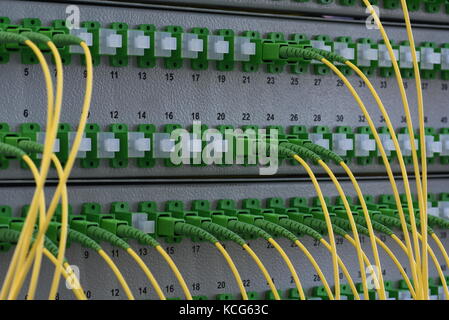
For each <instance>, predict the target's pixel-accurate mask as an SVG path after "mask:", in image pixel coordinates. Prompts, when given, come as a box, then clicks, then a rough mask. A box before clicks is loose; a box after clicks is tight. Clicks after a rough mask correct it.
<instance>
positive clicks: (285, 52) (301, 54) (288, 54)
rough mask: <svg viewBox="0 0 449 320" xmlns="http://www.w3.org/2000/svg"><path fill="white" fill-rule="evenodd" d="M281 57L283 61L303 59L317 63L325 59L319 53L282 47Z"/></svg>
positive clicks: (280, 49) (280, 50)
mask: <svg viewBox="0 0 449 320" xmlns="http://www.w3.org/2000/svg"><path fill="white" fill-rule="evenodd" d="M279 57H281V58H283V59H288V58H303V59H308V60H317V61H321V59H323V56H322V55H320V54H319V53H318V52H314V51H312V50H309V49H303V48H297V47H290V46H283V47H280V48H279Z"/></svg>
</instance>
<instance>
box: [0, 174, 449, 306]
mask: <svg viewBox="0 0 449 320" xmlns="http://www.w3.org/2000/svg"><path fill="white" fill-rule="evenodd" d="M362 183H363V189H364V191H365V194H366V195H367V196H368V195H369V196H371V197H372V198H371V199H372V200H370V201H372V203H373V204H379V203H380V205H379V206H380V207H382V206H384V207H388V206H389V205H391V195H390V197H388V196H387V195H388V194H387V195H385V196H384V197H381V192H382V191H383V190H382V188H383V186H384V182H383V181H376V180H372V181H362ZM342 184H343V186H344V187H345V189H346V190H350V188H351V185H350V183H348V182H342ZM321 185H322V189H323V192H324V193H325V194H326V195H327V196H329V203H330V204H332V205H333V206H335V211H337V212H338V209H337V207H338V205H337V206H336V205H335V204H338V195H337V193H336V191H335V189H334V188H333V186H332V184H330V183H322V184H321ZM445 186H446V184H445V181H444V180H441V181H440V180H437V181H436V183H432V189H429V193H430V194H431V197H432V199H433V201H432V208H435V210H433V214H435V215H437V216H439V214H440V213H441V217H444V216H445V214H446V215H447V207H448V205H447V204H448V202H447V199H448V198H447V194H441V193H440V191H443V190H446V189H445ZM309 189H310V182H307V181H303V182H281V183H279V182H276V181H274V182H268V181H267V182H264V184H260V183H258V182H254V183H233V184H232V185H226V184H222V183H204V184H195V183H189V182H186V183H185V184H179V185H174V184H163V185H157V184H151V183H149V184H137V185H135V184H134V185H129V186H127V187H126V193H125V192H123V188H122V186H121V185H109V186H104V185H103V186H101V185H98V186H96V185H89V186H82V185H81V186H76V185H75V186H72V187H70V189H69V190H71V192H70V194H69V196H70V198H72V199H73V200H72V201H71V202H70V204H71V214H72V215H71V217H73V218H75V217H83V216H84V217H86V213H87V212H89V208H90V207H91V205H93V204H94V205H95V206H94V208H95V210H98V211H97V212H99V213H101V215H103V216H104V217H105V219H110V218H111V215H112V216H115V218H116V219H123V220H125V219H129V221H133V222H132V223H131V225H134V226H136V227H140V228H142V229H143V230H147V231H148V232H151V233H153V232H158V230H157V229H156V223H155V224H154V225H153V226H149V225H150V224H151V223H152V222H154V220H152V219H154V217H155V215H152V217H151V218H149V219H148V218H145V220H146V221H148V222H149V223H143V222H142V221H143V220H142V216H143V215H144V213H145V212H156V211H153V210H160V213H162V212H165V216H166V215H168V214H169V213H170V212H172V213H171V215H172V217H175V216H178V217H179V215H177V214H176V212H182V211H183V210H184V213H187V217H186V219H189V218H188V216H189V214H193V213H195V212H196V213H198V212H202V213H201V216H202V219H204V220H206V213H207V211H208V210H209V212H214V211H220V210H222V212H223V209H224V208H225V207H226V203H224V202H223V200H224V199H228V200H232V201H233V202H234V201H235V208H236V209H239V211H240V213H239V214H245V212H246V211H250V210H251V209H241V208H250V207H251V205H250V203H248V201H246V203H245V201H244V200H245V199H257V200H259V201H260V204H259V205H260V208H262V209H264V210H265V213H264V214H265V215H266V217H268V216H269V215H270V214H269V212H270V210H272V211H271V212H274V211H275V210H274V209H272V208H273V207H274V208H276V207H277V206H278V205H277V204H275V202H274V201H273V200H275V199H277V200H280V202H281V204H280V205H279V208H282V207H285V208H290V210H291V211H292V212H293V211H296V210H295V209H294V206H298V207H299V208H301V210H304V208H310V209H312V208H314V207H315V206H316V205H317V203H316V200H314V199H313V198H314V197H315V195H314V194H311V193H310V192H309V191H308V190H309ZM32 192H33V189H32V187H19V186H18V187H11V188H4V187H2V188H1V189H0V195H1V197H2V199H5V200H4V201H3V202H2V203H1V204H0V222H1V224H4V223H5V218H4V217H5V216H8V213H11V214H12V216H15V217H20V216H21V215H22V212H24V211H23V208H24V206H26V204H27V203H26V202H23V201H22V200H21V199H29V197H30V196H31V195H32ZM240 195H244V197H240ZM298 195H307V198H304V197H303V199H301V197H298ZM6 199H7V200H8V201H7V200H6ZM270 199H271V201H270ZM175 200H177V201H175ZM200 200H203V201H202V202H204V203H203V204H202V206H203V207H209V209H201V207H202V206H201V205H200ZM220 200H222V201H220ZM295 200H296V201H295ZM298 200H299V201H298ZM176 203H179V208H181V207H183V208H182V209H176V207H175V205H176ZM340 203H341V202H340ZM353 203H354V204H356V203H357V200H356V199H353ZM150 204H151V205H150ZM121 205H124V208H121ZM149 208H152V209H149ZM269 208H271V209H269ZM172 210H174V212H173V211H172ZM373 210H374V209H373ZM385 210H386V212H387V211H388V210H387V209H385ZM281 211H282V210H276V211H275V212H276V215H279V216H282V215H283V214H282V213H281ZM374 211H375V210H374ZM83 212H84V214H83ZM92 212H94V211H91V213H92ZM114 212H115V214H114ZM120 212H122V214H120ZM227 212H228V213H227V214H231V212H232V210H228V211H227ZM246 213H247V212H246ZM252 213H253V214H258V213H257V212H256V211H255V210H253V211H252ZM247 214H248V215H249V213H247ZM127 216H128V217H127ZM131 216H134V219H133V218H131ZM138 216H140V217H141V218H136V217H138ZM161 216H163V215H161ZM88 219H92V217H91V218H88ZM213 219H214V218H213ZM123 220H122V221H123ZM105 221H106V220H105ZM139 221H140V222H139ZM149 230H153V231H149ZM393 230H394V231H395V232H396V233H397V235H398V236H401V231H400V230H399V229H396V228H393ZM159 231H160V232H161V235H164V236H161V237H158V240H159V241H160V242H161V244H162V245H163V247H164V249H165V250H167V252H169V253H170V255H171V256H172V257H173V259H174V261H175V262H176V264H177V265H178V267H179V269H180V270H181V272H182V273H183V275H184V277H185V280H186V282H187V284H188V285H189V287H190V288H191V289H192V288H198V289H193V291H192V294H193V295H194V296H196V297H197V298H198V299H200V298H202V299H205V298H207V299H240V298H241V297H240V294H239V291H238V289H237V286H236V284H235V280H234V279H233V277H232V274H231V272H230V270H229V269H228V268H227V267H226V265H225V264H224V262H223V260H222V259H221V258H220V256H219V255H218V253H217V252H216V250H214V248H213V246H212V245H210V244H209V243H207V242H205V241H204V240H203V241H201V240H199V239H190V238H188V237H182V238H181V237H177V238H173V237H172V238H170V237H169V236H167V233H168V232H169V231H168V229H167V230H164V228H162V229H160V230H159ZM435 232H436V233H437V234H438V235H439V236H441V237H442V238H443V240H444V237H445V235H446V234H447V230H446V229H440V228H439V227H435ZM243 236H244V238H245V239H246V240H247V241H248V242H249V243H250V245H251V248H253V250H254V251H255V252H256V253H257V254H258V255H259V256H260V259H261V260H262V262H263V263H264V264H265V266H266V268H267V269H268V271H269V272H270V274H271V275H272V277H273V278H274V281H275V284H276V286H277V289H279V290H280V291H281V296H282V299H288V298H289V299H297V298H298V296H297V291H296V290H295V285H294V283H293V282H291V277H290V276H286V275H289V273H288V269H287V268H286V267H285V265H283V264H282V263H280V261H279V259H278V258H277V257H276V255H275V254H274V251H273V250H274V249H273V248H272V247H271V246H270V245H269V244H267V243H266V241H265V240H263V239H260V238H254V237H251V235H249V234H248V235H247V236H245V235H243ZM361 237H362V239H363V242H362V245H363V250H364V251H365V252H366V254H367V255H368V256H369V257H370V259H371V257H372V254H371V251H370V250H371V249H370V245H369V240H368V237H367V236H365V235H361ZM379 237H381V238H382V239H383V240H384V241H385V243H386V244H387V245H388V246H389V247H391V250H393V251H394V252H395V254H396V255H397V257H398V259H399V260H400V261H401V263H402V265H403V266H404V267H406V265H407V262H406V261H407V259H406V256H405V255H404V254H403V253H402V252H401V251H400V249H399V248H398V247H397V246H396V244H395V243H394V242H393V241H392V240H391V239H390V238H389V237H388V236H386V235H385V234H379ZM275 239H276V241H278V242H279V244H280V245H281V246H282V247H283V248H284V250H285V251H286V252H287V253H288V255H289V256H290V257H291V260H292V262H293V264H294V265H295V267H297V270H298V272H299V275H300V279H301V281H302V284H303V286H304V288H305V291H306V294H307V296H308V297H309V298H321V299H326V298H327V297H326V296H325V294H323V291H322V288H321V286H322V283H321V282H320V281H319V280H318V279H317V276H316V272H315V271H314V270H313V268H312V266H311V265H310V263H309V262H308V261H307V259H306V258H305V256H304V255H303V254H301V252H299V250H298V249H297V248H295V247H294V246H292V245H291V243H290V241H289V240H287V239H283V238H282V237H276V238H275ZM299 239H300V240H301V242H303V243H304V245H306V246H307V248H309V250H310V251H311V253H312V254H313V256H315V257H316V259H317V261H319V263H320V266H322V269H323V273H324V274H325V276H326V278H327V279H328V281H332V280H331V279H332V272H331V269H332V268H331V264H330V255H329V252H328V251H327V250H325V249H324V247H323V246H322V244H319V242H318V243H317V241H316V240H314V239H313V238H311V237H310V236H307V235H301V236H300V237H299ZM192 240H193V241H192ZM337 242H338V250H339V252H342V260H343V261H344V263H345V264H346V266H347V268H348V270H349V271H350V273H351V276H352V277H353V279H354V282H356V283H360V281H361V280H360V278H359V275H358V270H359V269H358V265H357V262H356V260H355V259H353V258H351V257H350V255H352V254H353V252H354V248H353V247H351V245H350V244H349V243H348V242H347V241H346V240H344V239H343V238H342V237H341V236H337ZM130 243H131V245H132V247H133V248H135V250H136V252H138V253H139V254H140V255H141V257H142V258H143V259H144V261H146V262H148V263H149V265H150V267H151V270H152V272H153V273H154V274H155V276H156V277H157V279H158V280H159V283H160V286H161V287H162V289H163V290H164V293H165V294H166V295H167V298H177V299H184V296H183V293H182V291H181V288H180V287H179V285H178V283H177V281H176V280H175V279H174V277H173V276H172V275H171V273H170V272H167V269H166V264H165V263H164V262H163V261H162V260H161V258H160V257H159V255H158V254H157V253H156V251H155V250H153V249H151V248H150V247H148V246H145V245H142V244H139V243H137V242H134V241H132V240H130ZM224 243H225V246H226V248H227V249H228V250H229V254H230V255H231V256H233V257H235V258H234V259H235V261H236V265H237V267H238V269H239V271H240V273H241V276H242V279H243V280H245V283H246V284H247V290H248V291H249V292H252V294H253V295H254V297H257V298H259V299H270V298H271V299H272V298H273V296H272V293H270V288H269V287H268V285H266V281H265V280H264V279H263V277H262V275H261V274H260V272H259V271H258V270H256V269H255V268H256V267H255V266H254V264H252V263H251V262H250V259H249V257H248V256H247V255H246V254H245V253H244V251H243V250H242V249H241V248H239V247H238V246H237V245H236V244H234V243H232V242H229V241H225V242H224ZM429 243H430V242H429ZM445 243H446V242H445ZM430 244H431V246H432V247H433V248H434V250H435V254H436V255H437V257H438V260H439V261H440V263H441V266H442V268H443V270H446V268H447V267H446V264H445V263H444V259H443V258H442V256H441V254H440V253H439V252H438V251H437V248H436V247H434V244H433V243H430ZM101 245H102V247H104V249H105V250H106V251H107V253H108V254H110V255H111V257H112V259H113V260H114V261H115V262H116V263H117V265H118V266H119V268H120V269H121V270H123V272H124V275H125V277H126V278H127V280H128V281H129V285H130V287H131V289H132V291H133V292H135V296H136V298H137V299H157V296H156V295H155V292H154V289H153V288H152V287H151V285H150V284H149V283H148V280H147V279H146V278H145V276H144V274H143V273H140V271H138V269H137V266H135V264H133V263H132V262H131V261H130V260H129V259H128V258H127V257H126V254H125V252H123V251H121V250H120V249H118V248H116V247H112V246H110V245H109V244H108V243H101ZM446 245H447V243H446ZM446 248H447V246H446ZM11 253H12V248H9V249H7V251H6V252H3V253H1V255H2V258H3V257H4V258H5V259H6V258H7V257H9V256H10V255H11ZM117 254H118V255H117ZM380 254H381V260H382V266H383V268H384V269H385V280H386V281H387V280H388V281H390V282H391V283H390V284H388V285H391V292H392V293H391V296H392V297H399V298H400V299H409V298H410V293H409V292H408V291H407V288H406V287H405V285H404V283H403V281H402V282H401V281H400V280H401V279H402V278H401V275H400V273H399V272H398V270H397V269H396V268H395V266H394V264H393V263H392V262H391V260H390V259H389V257H388V256H387V255H386V254H385V252H383V251H382V250H381V251H380ZM67 259H68V260H69V261H70V263H71V264H74V265H77V266H79V268H80V273H81V276H80V277H81V282H82V283H83V286H84V290H86V291H87V292H89V295H91V296H90V298H91V299H123V298H125V296H124V292H123V290H122V288H120V285H119V284H118V283H117V281H116V280H115V278H114V277H113V275H112V274H111V273H110V272H109V271H107V270H106V269H105V266H104V264H103V263H102V262H101V261H100V260H99V257H98V256H97V255H96V253H95V252H94V251H93V250H91V249H87V248H84V247H81V246H79V244H77V243H74V242H71V243H70V247H69V250H68V253H67ZM45 263H46V265H45V268H46V269H45V270H49V271H50V270H51V268H52V267H51V266H50V265H48V263H47V262H45ZM205 266H207V267H205ZM47 268H48V269H47ZM92 269H97V270H98V269H100V270H102V271H103V272H101V274H100V273H95V272H86V271H87V270H92ZM430 269H431V271H430V275H429V276H430V277H431V278H432V279H433V280H432V281H434V282H435V284H434V286H436V287H438V286H440V285H441V284H440V280H439V278H438V274H437V273H436V271H435V270H434V269H433V265H432V264H431V266H430ZM2 270H3V272H4V268H2ZM49 275H51V272H44V273H43V279H42V287H43V288H42V292H43V295H42V296H40V297H41V298H45V296H44V293H46V292H47V291H48V289H47V287H46V285H48V283H49V282H50V279H49V278H47V277H49ZM198 283H199V285H197V284H198ZM223 283H224V285H223ZM342 285H346V286H347V282H346V280H345V279H344V277H343V279H342ZM114 289H118V291H119V294H118V295H116V294H115V290H114ZM397 291H400V292H401V293H400V294H399V296H398V292H397ZM431 291H432V295H436V296H438V288H435V287H431ZM346 292H348V291H346ZM373 294H374V293H373ZM59 296H60V299H71V298H72V294H71V292H70V291H69V290H67V289H66V288H65V286H64V285H62V286H61V289H60V291H59ZM433 298H434V299H435V298H436V297H433ZM439 298H440V299H441V298H443V297H442V295H441V289H440V293H439ZM347 299H351V297H350V293H348V297H347Z"/></svg>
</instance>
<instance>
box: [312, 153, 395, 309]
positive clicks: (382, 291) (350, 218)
mask: <svg viewBox="0 0 449 320" xmlns="http://www.w3.org/2000/svg"><path fill="white" fill-rule="evenodd" d="M318 164H319V165H320V166H321V167H322V168H323V169H324V170H325V171H326V173H327V175H328V176H329V177H330V178H331V180H332V183H333V184H334V186H335V188H336V189H337V191H338V194H339V195H340V198H341V200H342V201H343V205H344V207H345V210H346V214H347V216H348V221H349V223H350V225H351V229H352V232H353V235H354V237H353V238H354V239H355V240H354V242H355V243H354V247H355V249H356V251H357V257H358V259H359V267H360V273H361V275H362V286H363V292H364V294H365V298H367V295H368V287H367V285H368V284H367V281H366V270H365V266H364V264H363V250H362V246H361V244H360V238H359V234H358V231H357V226H356V224H355V221H354V217H353V216H352V211H351V208H350V206H349V203H348V200H347V199H346V194H345V192H344V191H343V188H342V187H341V185H340V182H339V181H338V179H337V177H335V175H334V173H333V172H332V170H331V169H330V168H329V166H328V165H327V164H326V163H324V162H323V161H322V160H318ZM373 241H375V240H374V239H373ZM373 250H374V251H373V252H374V256H375V257H376V256H377V259H376V261H375V263H376V267H377V269H378V270H382V268H381V266H380V261H379V253H378V251H377V246H376V245H374V246H373ZM374 276H375V277H376V281H378V283H379V286H377V288H376V289H377V290H378V293H379V297H380V298H381V299H382V300H385V298H386V296H385V287H384V284H383V279H382V275H381V274H379V275H377V274H376V275H374Z"/></svg>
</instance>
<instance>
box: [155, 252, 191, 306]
mask: <svg viewBox="0 0 449 320" xmlns="http://www.w3.org/2000/svg"><path fill="white" fill-rule="evenodd" d="M155 248H156V250H157V252H159V254H160V255H161V256H162V258H164V260H165V261H166V262H167V264H168V265H169V267H170V269H171V270H172V271H173V273H174V274H175V277H176V279H178V282H179V284H180V286H181V289H182V291H183V292H184V295H185V297H186V299H187V300H193V298H192V294H191V293H190V291H189V288H188V287H187V284H186V282H185V280H184V278H183V276H182V274H181V272H179V269H178V267H177V266H176V264H175V262H174V261H173V259H172V258H171V257H170V256H169V255H168V253H167V252H165V250H164V249H163V248H162V247H161V246H160V245H158V246H156V247H155Z"/></svg>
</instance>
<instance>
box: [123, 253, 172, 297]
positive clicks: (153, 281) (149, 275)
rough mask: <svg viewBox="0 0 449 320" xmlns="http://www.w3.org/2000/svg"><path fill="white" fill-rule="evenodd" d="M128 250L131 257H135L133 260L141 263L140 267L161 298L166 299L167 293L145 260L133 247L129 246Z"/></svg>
mask: <svg viewBox="0 0 449 320" xmlns="http://www.w3.org/2000/svg"><path fill="white" fill-rule="evenodd" d="M126 252H128V254H129V255H130V256H131V258H133V260H134V261H135V262H136V263H137V264H138V265H139V267H140V269H142V271H143V272H144V273H145V275H146V276H147V278H148V280H149V281H150V283H151V285H152V286H153V287H154V290H155V291H156V293H157V295H158V297H159V299H160V300H166V298H165V295H164V293H163V292H162V289H161V287H160V286H159V283H158V282H157V280H156V278H155V277H154V276H153V274H152V273H151V271H150V269H149V268H148V266H147V265H146V264H145V262H143V261H142V259H141V258H140V257H139V256H138V255H137V253H136V252H135V251H134V250H133V249H131V248H128V249H127V250H126Z"/></svg>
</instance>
